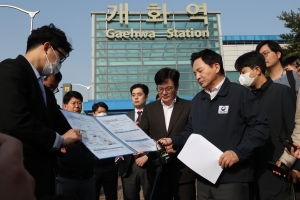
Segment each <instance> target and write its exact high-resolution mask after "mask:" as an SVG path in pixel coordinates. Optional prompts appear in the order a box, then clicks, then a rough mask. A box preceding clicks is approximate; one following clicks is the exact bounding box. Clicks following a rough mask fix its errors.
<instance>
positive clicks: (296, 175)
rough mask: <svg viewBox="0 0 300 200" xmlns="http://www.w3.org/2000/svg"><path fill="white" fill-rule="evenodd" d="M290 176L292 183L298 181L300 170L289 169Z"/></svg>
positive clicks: (299, 179)
mask: <svg viewBox="0 0 300 200" xmlns="http://www.w3.org/2000/svg"><path fill="white" fill-rule="evenodd" d="M290 178H292V180H293V183H294V184H296V183H298V182H299V181H300V172H299V171H298V170H296V169H293V170H290V174H289V179H290Z"/></svg>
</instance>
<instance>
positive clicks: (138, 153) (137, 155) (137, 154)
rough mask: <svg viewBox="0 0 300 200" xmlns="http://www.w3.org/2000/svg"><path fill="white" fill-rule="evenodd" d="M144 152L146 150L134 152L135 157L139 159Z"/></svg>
mask: <svg viewBox="0 0 300 200" xmlns="http://www.w3.org/2000/svg"><path fill="white" fill-rule="evenodd" d="M144 154H145V153H144V152H137V153H134V154H132V155H133V157H134V158H135V159H137V158H138V157H140V156H143V155H144Z"/></svg>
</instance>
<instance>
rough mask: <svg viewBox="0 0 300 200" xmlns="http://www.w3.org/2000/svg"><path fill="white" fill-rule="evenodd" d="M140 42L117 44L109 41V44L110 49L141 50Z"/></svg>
mask: <svg viewBox="0 0 300 200" xmlns="http://www.w3.org/2000/svg"><path fill="white" fill-rule="evenodd" d="M140 44H141V43H140V42H134V41H130V42H123V41H122V42H121V41H120V42H115V41H109V42H108V44H107V48H108V49H140Z"/></svg>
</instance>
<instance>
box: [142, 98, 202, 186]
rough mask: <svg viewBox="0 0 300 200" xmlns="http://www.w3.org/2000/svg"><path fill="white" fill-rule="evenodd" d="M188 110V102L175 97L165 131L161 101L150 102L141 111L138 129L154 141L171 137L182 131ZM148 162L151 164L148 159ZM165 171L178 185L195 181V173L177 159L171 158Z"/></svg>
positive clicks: (189, 104)
mask: <svg viewBox="0 0 300 200" xmlns="http://www.w3.org/2000/svg"><path fill="white" fill-rule="evenodd" d="M190 108H191V102H190V101H187V100H184V99H181V98H179V97H177V98H176V102H175V104H174V108H173V112H172V115H171V118H170V123H169V128H168V131H167V130H166V125H165V117H164V111H163V106H162V104H161V101H154V102H151V103H149V104H148V105H146V106H145V108H144V110H143V115H142V120H141V122H140V128H141V129H142V130H143V131H144V132H145V133H146V134H148V135H149V136H150V137H151V138H153V139H155V140H158V139H160V138H164V137H172V136H174V135H176V134H178V133H180V132H181V131H183V130H184V128H185V126H186V124H187V122H188V116H189V112H190ZM148 162H151V159H150V157H149V160H148ZM148 166H149V167H151V166H152V164H150V163H148ZM167 169H168V170H171V171H172V175H173V178H174V180H175V181H177V182H178V183H186V182H190V181H193V180H195V177H196V175H195V173H194V172H193V171H192V170H191V169H189V168H188V167H187V166H186V165H184V164H183V163H182V162H181V161H180V160H178V159H177V157H175V158H172V161H171V162H170V163H169V164H167ZM150 171H151V170H150ZM170 181H171V180H170Z"/></svg>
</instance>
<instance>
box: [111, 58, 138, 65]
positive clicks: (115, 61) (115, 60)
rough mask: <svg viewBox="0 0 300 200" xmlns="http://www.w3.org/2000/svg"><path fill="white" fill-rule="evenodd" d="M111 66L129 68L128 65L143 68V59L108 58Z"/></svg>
mask: <svg viewBox="0 0 300 200" xmlns="http://www.w3.org/2000/svg"><path fill="white" fill-rule="evenodd" d="M108 65H109V66H125V65H126V66H127V65H139V66H141V58H128V57H125V58H118V57H114V58H108Z"/></svg>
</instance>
